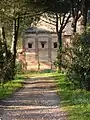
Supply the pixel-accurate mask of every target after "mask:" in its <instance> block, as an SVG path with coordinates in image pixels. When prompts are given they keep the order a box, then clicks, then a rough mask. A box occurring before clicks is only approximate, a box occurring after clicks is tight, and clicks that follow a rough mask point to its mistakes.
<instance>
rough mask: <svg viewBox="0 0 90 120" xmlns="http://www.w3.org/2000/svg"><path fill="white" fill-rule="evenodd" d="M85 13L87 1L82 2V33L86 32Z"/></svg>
mask: <svg viewBox="0 0 90 120" xmlns="http://www.w3.org/2000/svg"><path fill="white" fill-rule="evenodd" d="M87 12H88V5H87V0H82V16H83V17H82V21H81V25H82V26H83V32H84V31H86V25H87Z"/></svg>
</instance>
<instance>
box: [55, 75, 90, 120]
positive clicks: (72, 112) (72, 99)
mask: <svg viewBox="0 0 90 120" xmlns="http://www.w3.org/2000/svg"><path fill="white" fill-rule="evenodd" d="M55 74H56V73H55ZM55 79H56V84H57V89H58V94H59V95H60V97H61V103H60V104H61V105H62V107H63V108H64V109H65V111H66V112H67V113H68V120H90V92H87V91H85V90H80V89H73V85H72V84H70V83H69V84H68V83H67V82H66V81H65V75H63V74H56V76H55Z"/></svg>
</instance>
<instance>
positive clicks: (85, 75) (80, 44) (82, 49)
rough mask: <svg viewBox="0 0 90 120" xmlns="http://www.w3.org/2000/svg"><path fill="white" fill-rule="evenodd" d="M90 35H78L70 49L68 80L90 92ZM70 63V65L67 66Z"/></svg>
mask: <svg viewBox="0 0 90 120" xmlns="http://www.w3.org/2000/svg"><path fill="white" fill-rule="evenodd" d="M89 45H90V33H89V32H87V33H84V34H82V35H76V36H75V37H74V38H73V39H72V44H71V46H70V47H69V48H68V51H69V55H68V60H67V62H66V65H67V79H68V80H70V81H71V82H73V83H74V85H78V86H79V87H80V88H84V89H86V90H90V46H89ZM67 63H68V64H67Z"/></svg>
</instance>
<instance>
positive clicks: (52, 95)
mask: <svg viewBox="0 0 90 120" xmlns="http://www.w3.org/2000/svg"><path fill="white" fill-rule="evenodd" d="M24 84H25V85H24V87H23V88H22V89H21V90H19V91H18V92H16V93H15V94H14V95H13V96H12V97H11V98H8V99H6V100H4V101H3V103H4V106H3V107H2V110H1V111H2V112H0V116H1V120H66V115H65V113H64V112H63V110H62V109H61V108H59V102H60V98H59V97H58V95H57V94H56V86H55V82H54V80H53V78H52V77H37V78H30V79H27V80H26V81H25V82H24Z"/></svg>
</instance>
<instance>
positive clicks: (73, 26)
mask: <svg viewBox="0 0 90 120" xmlns="http://www.w3.org/2000/svg"><path fill="white" fill-rule="evenodd" d="M76 28H77V20H75V18H73V22H72V32H73V35H74V34H75V33H76Z"/></svg>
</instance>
